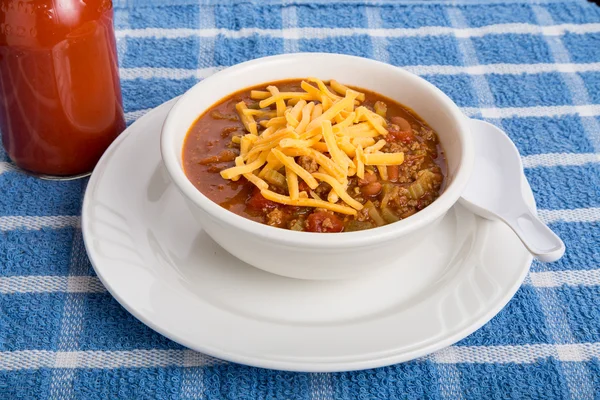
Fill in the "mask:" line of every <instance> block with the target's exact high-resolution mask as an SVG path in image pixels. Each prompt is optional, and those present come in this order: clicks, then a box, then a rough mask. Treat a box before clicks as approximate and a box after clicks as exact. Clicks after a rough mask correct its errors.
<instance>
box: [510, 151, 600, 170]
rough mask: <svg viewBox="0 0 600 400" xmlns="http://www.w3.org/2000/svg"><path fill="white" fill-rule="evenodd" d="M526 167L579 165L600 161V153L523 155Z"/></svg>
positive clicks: (522, 158)
mask: <svg viewBox="0 0 600 400" xmlns="http://www.w3.org/2000/svg"><path fill="white" fill-rule="evenodd" d="M521 160H522V161H523V167H524V168H536V167H556V166H577V165H584V164H589V163H597V162H600V153H546V154H532V155H529V156H523V157H521Z"/></svg>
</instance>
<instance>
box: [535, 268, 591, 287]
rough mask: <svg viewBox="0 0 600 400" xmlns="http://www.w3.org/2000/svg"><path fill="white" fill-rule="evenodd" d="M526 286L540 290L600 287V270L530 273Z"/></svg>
mask: <svg viewBox="0 0 600 400" xmlns="http://www.w3.org/2000/svg"><path fill="white" fill-rule="evenodd" d="M525 284H526V285H531V286H535V287H539V288H553V287H561V286H600V269H589V270H569V271H543V272H530V273H529V275H528V276H527V278H526V279H525Z"/></svg>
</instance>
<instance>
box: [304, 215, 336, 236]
mask: <svg viewBox="0 0 600 400" xmlns="http://www.w3.org/2000/svg"><path fill="white" fill-rule="evenodd" d="M343 229H344V223H343V222H342V220H341V219H339V218H338V217H336V216H335V215H334V214H332V213H330V212H327V211H315V212H314V213H312V214H310V215H309V216H308V218H307V219H306V230H307V231H309V232H341V231H342V230H343Z"/></svg>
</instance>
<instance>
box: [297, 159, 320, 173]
mask: <svg viewBox="0 0 600 400" xmlns="http://www.w3.org/2000/svg"><path fill="white" fill-rule="evenodd" d="M298 164H300V166H301V167H302V168H304V169H305V170H307V171H308V172H310V173H311V174H312V173H314V172H317V171H318V170H319V164H317V162H316V161H315V159H314V158H312V157H310V156H300V157H298Z"/></svg>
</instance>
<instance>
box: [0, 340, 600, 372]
mask: <svg viewBox="0 0 600 400" xmlns="http://www.w3.org/2000/svg"><path fill="white" fill-rule="evenodd" d="M188 353H193V354H188ZM547 357H555V358H557V359H559V360H561V361H573V362H585V361H590V360H592V359H594V358H598V357H600V343H576V344H556V345H554V344H530V345H515V346H451V347H448V348H445V349H443V350H440V351H438V352H436V353H434V354H431V355H429V356H425V357H422V358H420V359H419V360H421V361H425V360H429V361H433V362H435V363H440V364H448V363H453V364H458V363H470V364H481V363H497V364H505V363H516V364H530V363H534V362H536V361H537V360H539V359H540V358H547ZM221 363H224V361H222V360H219V359H216V358H213V357H210V356H207V355H204V354H200V353H196V352H194V351H193V350H123V351H49V350H20V351H3V352H0V370H10V371H14V370H22V369H38V368H97V369H113V368H152V367H167V366H175V367H204V366H211V365H218V364H221Z"/></svg>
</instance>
